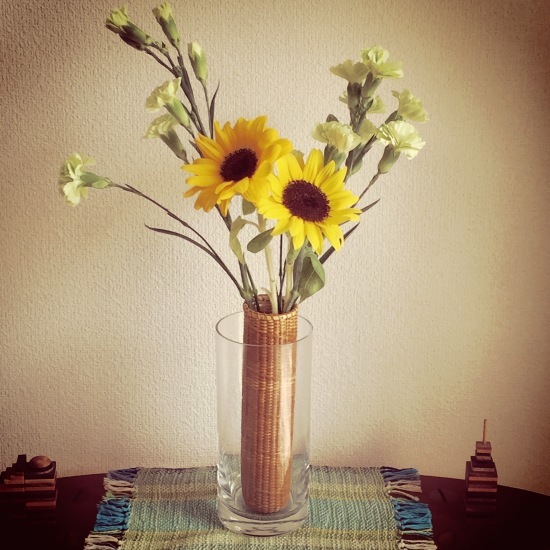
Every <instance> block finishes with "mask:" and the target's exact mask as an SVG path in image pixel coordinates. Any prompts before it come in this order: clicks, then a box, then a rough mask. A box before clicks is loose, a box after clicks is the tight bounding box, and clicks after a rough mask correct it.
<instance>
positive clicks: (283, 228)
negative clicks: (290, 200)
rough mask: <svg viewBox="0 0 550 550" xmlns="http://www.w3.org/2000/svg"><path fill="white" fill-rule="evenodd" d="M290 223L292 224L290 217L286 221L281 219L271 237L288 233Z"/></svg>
mask: <svg viewBox="0 0 550 550" xmlns="http://www.w3.org/2000/svg"><path fill="white" fill-rule="evenodd" d="M289 222H290V217H288V218H286V219H280V220H279V221H278V222H277V224H276V225H275V227H274V228H273V231H272V232H271V235H273V236H274V237H276V236H277V235H282V234H283V233H286V232H287V231H288V225H289Z"/></svg>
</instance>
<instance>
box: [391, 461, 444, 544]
mask: <svg viewBox="0 0 550 550" xmlns="http://www.w3.org/2000/svg"><path fill="white" fill-rule="evenodd" d="M380 472H381V474H382V477H383V478H384V483H385V486H386V491H387V492H388V495H389V496H390V497H391V502H392V505H393V510H394V516H395V521H396V522H397V526H398V528H399V532H400V536H401V540H400V541H399V548H400V549H403V550H434V549H436V548H437V546H436V544H435V542H434V541H433V530H432V514H431V512H430V508H429V506H428V505H427V504H425V503H423V502H419V498H418V496H416V495H414V494H411V493H421V492H422V487H421V485H420V475H419V473H418V470H416V469H415V468H404V469H398V468H391V467H389V466H384V467H382V468H380Z"/></svg>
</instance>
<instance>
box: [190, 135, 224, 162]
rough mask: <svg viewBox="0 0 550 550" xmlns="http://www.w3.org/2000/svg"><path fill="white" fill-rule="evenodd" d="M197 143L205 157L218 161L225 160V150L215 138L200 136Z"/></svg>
mask: <svg viewBox="0 0 550 550" xmlns="http://www.w3.org/2000/svg"><path fill="white" fill-rule="evenodd" d="M195 143H196V144H197V147H198V148H199V150H200V152H201V153H202V155H203V156H204V157H207V158H210V159H212V160H216V161H222V160H223V150H222V148H221V147H220V146H219V145H218V143H216V142H215V141H214V140H213V139H210V138H208V137H206V136H199V137H198V138H197V139H196V140H195Z"/></svg>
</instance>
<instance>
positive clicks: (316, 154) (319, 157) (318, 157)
mask: <svg viewBox="0 0 550 550" xmlns="http://www.w3.org/2000/svg"><path fill="white" fill-rule="evenodd" d="M322 168H323V153H322V152H321V151H320V150H319V149H313V151H311V153H310V154H309V157H308V158H307V161H306V164H305V166H304V171H303V173H304V180H305V181H309V182H311V183H313V182H314V181H315V178H316V176H317V174H318V173H319V172H320V171H321V170H322Z"/></svg>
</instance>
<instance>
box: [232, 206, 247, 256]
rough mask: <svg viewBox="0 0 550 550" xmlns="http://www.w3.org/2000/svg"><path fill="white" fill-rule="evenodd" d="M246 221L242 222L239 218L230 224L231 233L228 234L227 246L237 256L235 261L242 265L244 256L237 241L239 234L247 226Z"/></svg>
mask: <svg viewBox="0 0 550 550" xmlns="http://www.w3.org/2000/svg"><path fill="white" fill-rule="evenodd" d="M247 223H248V222H247V221H246V220H243V219H242V218H241V217H240V216H239V217H238V218H237V219H236V220H234V221H233V223H232V224H231V231H230V232H229V246H230V247H231V250H232V251H233V253H234V254H235V256H237V259H238V260H239V262H240V263H241V264H244V263H245V261H244V254H243V249H242V246H241V243H240V241H239V232H240V230H241V229H242V228H243V227H244V226H245V225H246V224H247Z"/></svg>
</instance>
